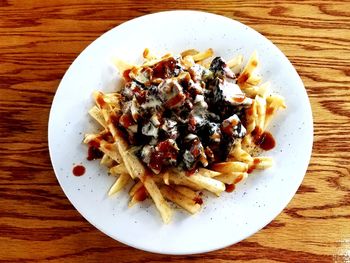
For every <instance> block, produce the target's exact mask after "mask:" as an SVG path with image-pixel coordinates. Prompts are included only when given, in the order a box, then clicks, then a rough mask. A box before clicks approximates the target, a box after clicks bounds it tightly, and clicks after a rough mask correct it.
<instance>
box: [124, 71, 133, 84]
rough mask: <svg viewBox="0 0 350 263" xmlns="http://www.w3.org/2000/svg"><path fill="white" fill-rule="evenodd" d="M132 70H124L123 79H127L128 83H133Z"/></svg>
mask: <svg viewBox="0 0 350 263" xmlns="http://www.w3.org/2000/svg"><path fill="white" fill-rule="evenodd" d="M130 71H131V69H127V70H124V72H123V78H124V79H125V81H126V82H129V81H131V78H130V76H129V74H130Z"/></svg>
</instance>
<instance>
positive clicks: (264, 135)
mask: <svg viewBox="0 0 350 263" xmlns="http://www.w3.org/2000/svg"><path fill="white" fill-rule="evenodd" d="M252 136H253V138H254V143H255V144H256V145H257V146H259V147H260V148H261V149H263V150H265V151H268V150H271V149H273V148H274V147H275V146H276V142H275V139H274V138H273V136H272V134H271V133H269V132H266V131H265V132H262V130H261V129H260V128H259V127H255V129H254V131H252Z"/></svg>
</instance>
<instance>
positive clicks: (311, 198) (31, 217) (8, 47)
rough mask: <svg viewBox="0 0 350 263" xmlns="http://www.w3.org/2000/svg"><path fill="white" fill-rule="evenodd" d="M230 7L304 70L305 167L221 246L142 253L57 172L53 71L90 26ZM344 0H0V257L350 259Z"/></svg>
mask: <svg viewBox="0 0 350 263" xmlns="http://www.w3.org/2000/svg"><path fill="white" fill-rule="evenodd" d="M176 8H181V9H193V10H203V11H209V12H213V13H217V14H221V15H225V16H228V17H231V18H234V19H237V20H239V21H241V22H243V23H245V24H247V25H249V26H251V27H253V28H254V29H256V30H257V31H259V32H260V33H262V34H264V35H265V36H266V37H268V38H269V39H270V40H272V41H273V42H274V43H275V44H276V45H277V46H278V47H279V48H280V49H281V50H282V51H283V52H284V53H285V54H286V55H287V56H288V58H289V59H290V60H291V62H292V63H293V65H294V66H295V67H296V69H297V71H298V73H299V74H300V76H301V78H302V80H303V82H304V84H305V86H306V89H307V92H308V95H309V98H310V101H311V104H312V109H313V116H314V129H315V133H314V148H313V154H312V159H311V163H310V166H309V168H308V171H307V174H306V177H305V179H304V181H303V183H302V186H301V187H300V188H299V190H298V192H297V194H296V196H295V197H294V198H293V200H292V201H291V203H290V204H289V205H288V207H287V208H286V209H285V210H284V211H283V212H282V213H281V214H280V215H279V216H278V217H277V218H276V219H275V220H274V221H272V222H271V223H270V224H269V225H268V226H267V227H265V228H264V229H263V230H261V231H260V232H258V233H257V234H255V235H253V236H252V237H250V238H248V239H246V240H244V241H242V242H240V243H238V244H236V245H234V246H230V247H228V248H226V249H222V250H219V251H214V252H211V253H207V254H200V255H191V256H177V257H175V256H165V255H156V254H152V253H146V252H143V251H139V250H136V249H133V248H130V247H128V246H126V245H123V244H121V243H118V242H116V241H114V240H112V239H111V238H109V237H107V236H105V235H104V234H102V233H101V232H99V231H98V230H96V229H95V228H94V227H93V226H91V225H90V224H89V223H87V222H86V221H85V220H84V219H83V218H82V217H81V216H80V215H79V213H78V212H77V211H76V210H75V209H74V208H73V207H72V205H71V204H70V203H69V201H68V200H67V198H66V197H65V195H64V193H63V192H62V190H61V188H60V186H59V185H58V182H57V180H56V178H55V176H54V173H53V170H52V167H51V162H50V159H49V155H48V148H47V122H48V114H49V110H50V106H51V102H52V99H53V96H54V93H55V91H56V89H57V86H58V84H59V81H60V79H61V78H62V76H63V74H64V73H65V71H66V69H67V68H68V66H69V65H70V63H71V62H72V61H73V60H74V58H75V57H76V56H77V55H78V54H79V53H80V52H81V51H82V50H83V49H84V48H85V47H86V46H87V45H88V44H89V43H90V42H91V41H93V40H94V39H95V38H97V37H98V36H99V35H101V34H102V33H104V32H105V31H107V30H109V29H111V28H113V27H114V26H116V25H118V24H120V23H122V22H124V21H126V20H129V19H132V18H134V17H138V16H140V15H144V14H148V13H153V12H157V11H164V10H170V9H176ZM349 43H350V2H349V1H316V0H306V1H302V2H301V1H300V2H296V1H268V0H264V1H228V0H222V1H209V2H204V1H196V0H194V1H167V2H165V1H164V2H158V1H130V0H118V1H115V0H103V1H98V0H87V1H81V0H66V1H64V0H52V1H40V0H31V1H25V0H17V1H11V0H2V1H1V2H0V134H1V137H0V150H1V155H0V171H1V173H0V262H37V261H45V262H167V261H172V262H187V261H191V262H231V261H235V262H247V261H248V262H349V261H350V252H349V251H350V223H349V222H350V221H349V218H350V209H349V203H350V191H349V190H350V179H349V178H350V177H349V167H350V161H349V160H350V146H349V145H350V135H349V130H350V87H349V86H350V66H349V65H350V45H349Z"/></svg>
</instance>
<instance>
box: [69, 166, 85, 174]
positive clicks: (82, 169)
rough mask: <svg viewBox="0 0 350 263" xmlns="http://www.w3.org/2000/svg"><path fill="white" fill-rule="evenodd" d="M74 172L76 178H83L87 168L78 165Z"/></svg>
mask: <svg viewBox="0 0 350 263" xmlns="http://www.w3.org/2000/svg"><path fill="white" fill-rule="evenodd" d="M72 172H73V174H74V175H75V176H82V175H84V173H85V167H84V166H82V165H76V166H74V168H73V171H72Z"/></svg>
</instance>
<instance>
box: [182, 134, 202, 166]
mask: <svg viewBox="0 0 350 263" xmlns="http://www.w3.org/2000/svg"><path fill="white" fill-rule="evenodd" d="M185 145H186V150H185V151H184V153H183V155H182V157H183V163H184V166H185V168H186V169H187V170H193V169H195V168H196V167H197V165H198V163H199V162H201V163H202V164H203V166H204V167H205V166H207V165H208V160H207V157H206V155H205V152H204V148H203V145H202V143H201V141H200V140H199V138H198V137H197V136H196V135H194V134H189V135H187V136H186V138H185Z"/></svg>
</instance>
